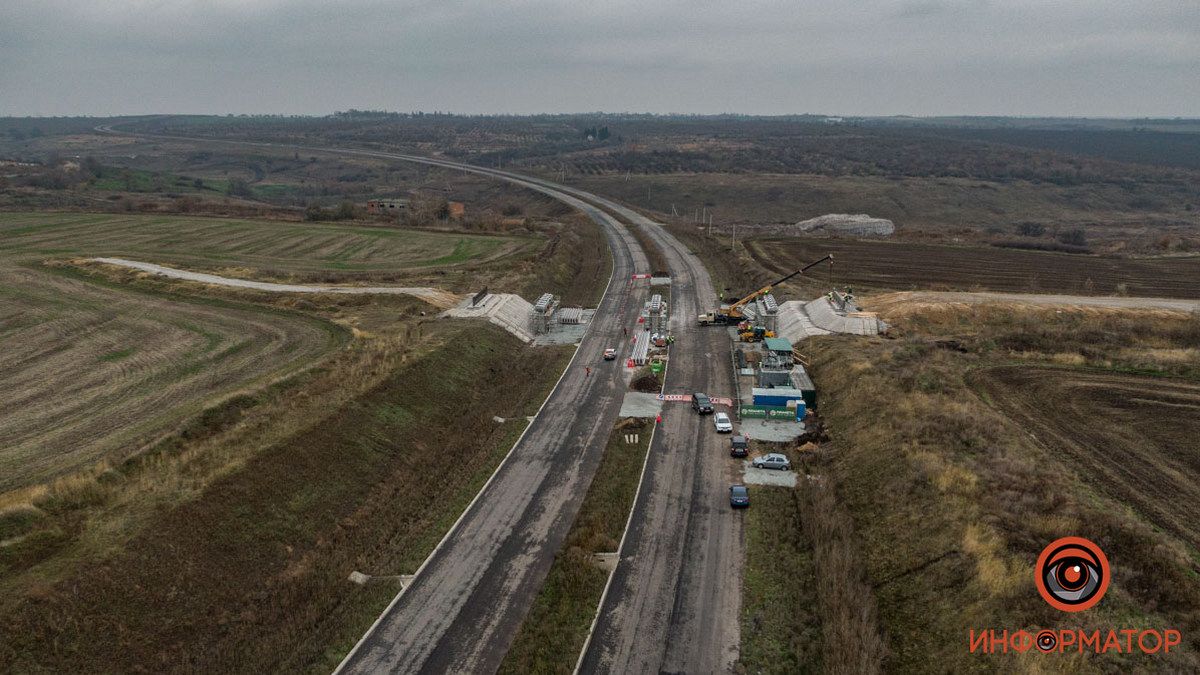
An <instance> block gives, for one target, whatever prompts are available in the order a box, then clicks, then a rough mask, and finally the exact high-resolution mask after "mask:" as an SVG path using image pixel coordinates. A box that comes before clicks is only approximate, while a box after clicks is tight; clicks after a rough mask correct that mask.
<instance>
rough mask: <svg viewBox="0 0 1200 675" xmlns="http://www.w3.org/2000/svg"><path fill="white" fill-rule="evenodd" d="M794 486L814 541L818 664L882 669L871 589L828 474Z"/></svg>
mask: <svg viewBox="0 0 1200 675" xmlns="http://www.w3.org/2000/svg"><path fill="white" fill-rule="evenodd" d="M797 492H798V493H799V494H798V495H797V496H798V499H799V500H800V504H801V508H800V512H801V516H802V517H801V522H802V523H803V525H804V529H805V534H806V536H807V538H808V540H809V541H811V542H812V547H813V552H812V557H813V563H814V568H815V569H814V576H815V580H816V598H817V602H818V605H819V607H820V617H821V618H820V622H821V636H822V653H821V665H822V668H823V669H824V670H825V672H831V673H878V672H881V666H882V663H883V660H884V657H885V656H886V655H887V648H886V647H885V646H884V641H883V637H882V635H880V630H879V625H878V621H877V619H876V609H875V594H874V592H873V591H872V589H871V587H870V586H868V585H867V583H866V579H865V576H864V574H863V568H862V565H861V556H860V554H859V551H858V543H857V541H856V540H855V536H854V526H853V524H852V522H851V520H850V518H849V517H848V516H847V515H846V512H845V510H844V509H843V508H842V507H841V506H840V505H839V504H838V503H837V498H836V496H835V487H834V486H833V485H832V479H831V478H829V477H825V478H824V479H822V480H821V481H820V482H813V481H801V482H800V483H799V485H798V488H797Z"/></svg>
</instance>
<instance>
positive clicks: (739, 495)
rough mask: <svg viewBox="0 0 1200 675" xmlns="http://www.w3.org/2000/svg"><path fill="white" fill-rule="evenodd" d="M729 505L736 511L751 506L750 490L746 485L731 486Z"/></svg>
mask: <svg viewBox="0 0 1200 675" xmlns="http://www.w3.org/2000/svg"><path fill="white" fill-rule="evenodd" d="M729 505H730V506H732V507H733V508H735V509H744V508H746V507H747V506H750V490H749V489H748V488H747V487H746V486H745V485H731V486H729Z"/></svg>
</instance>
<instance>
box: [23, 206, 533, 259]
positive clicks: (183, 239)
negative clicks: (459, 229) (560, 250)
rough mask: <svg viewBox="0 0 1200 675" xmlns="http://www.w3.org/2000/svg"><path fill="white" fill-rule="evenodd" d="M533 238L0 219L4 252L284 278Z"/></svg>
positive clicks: (208, 222)
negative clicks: (112, 259)
mask: <svg viewBox="0 0 1200 675" xmlns="http://www.w3.org/2000/svg"><path fill="white" fill-rule="evenodd" d="M534 248H535V241H534V240H532V239H520V238H514V237H500V236H475V235H465V234H458V233H450V232H431V231H422V230H401V229H395V228H386V227H356V226H350V225H330V224H317V223H295V222H277V221H268V220H235V219H229V218H200V217H186V216H144V215H113V214H87V213H0V250H5V249H8V250H19V251H23V252H26V253H32V254H37V255H42V256H44V257H45V256H54V255H59V256H61V255H68V254H81V255H87V256H92V257H96V256H111V257H122V258H131V259H134V260H145V261H147V262H155V263H165V264H175V265H179V266H182V267H185V268H189V269H200V270H208V269H224V268H230V267H234V268H249V269H252V270H258V271H260V272H261V271H267V272H271V273H275V274H280V273H292V274H297V273H306V272H307V273H312V272H322V271H327V272H332V271H337V272H378V271H385V272H395V271H399V270H405V269H413V270H420V269H425V268H431V267H439V266H445V265H455V264H459V263H467V262H474V261H481V260H492V259H496V258H499V257H505V256H507V255H510V254H513V253H516V252H521V251H529V252H530V253H532V249H534Z"/></svg>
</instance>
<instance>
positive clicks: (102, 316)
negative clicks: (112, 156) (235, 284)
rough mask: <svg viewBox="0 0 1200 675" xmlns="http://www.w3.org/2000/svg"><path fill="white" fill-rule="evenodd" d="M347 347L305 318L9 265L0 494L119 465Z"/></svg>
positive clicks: (0, 346) (0, 395)
mask: <svg viewBox="0 0 1200 675" xmlns="http://www.w3.org/2000/svg"><path fill="white" fill-rule="evenodd" d="M338 340H339V338H338V334H337V332H336V331H334V330H333V327H332V325H329V324H325V323H324V322H321V321H318V320H316V319H310V318H307V317H305V316H302V315H299V314H291V313H284V312H278V311H270V310H266V309H263V308H257V307H251V306H247V305H236V304H226V303H216V302H211V301H210V302H201V301H188V300H185V299H182V298H174V297H167V296H159V295H151V294H147V293H141V292H137V291H133V290H129V289H120V288H112V287H107V286H102V285H99V284H96V283H92V282H90V281H84V280H81V279H76V278H72V277H66V276H61V275H59V274H55V273H53V272H50V271H46V270H42V269H31V268H26V267H22V266H19V265H16V264H14V263H12V262H11V261H10V260H8V259H6V258H4V257H0V438H2V439H3V441H2V442H0V492H3V491H5V490H8V489H11V488H15V487H19V486H22V485H25V484H29V483H34V482H38V481H41V480H45V479H48V478H52V477H54V476H56V475H59V474H62V473H66V472H69V471H71V470H74V469H79V468H82V467H85V466H88V465H90V464H92V463H94V462H96V461H98V460H100V459H102V458H106V457H110V458H112V457H115V458H117V459H119V458H120V456H122V455H125V454H127V453H129V452H132V451H135V450H136V449H137V448H138V447H139V446H140V445H141V444H142V443H145V442H146V441H148V440H151V439H153V438H154V437H155V436H156V435H157V434H159V433H161V432H163V431H164V430H166V429H167V428H169V427H170V426H172V425H173V424H176V423H178V422H180V421H181V420H182V419H184V418H185V417H187V416H188V415H191V414H194V413H196V412H198V411H200V410H201V409H203V408H204V407H205V406H206V405H211V404H212V403H214V402H216V401H217V400H218V399H220V398H221V397H223V396H225V395H228V394H230V393H231V392H234V391H237V390H239V389H241V388H246V387H251V386H253V385H256V384H261V383H263V382H266V381H269V380H270V379H272V378H274V377H279V376H281V375H283V374H286V373H288V372H291V371H294V370H296V369H297V368H299V367H301V366H303V365H305V364H307V363H309V362H311V361H313V360H314V359H315V358H317V357H318V356H320V355H321V354H323V353H325V352H326V351H327V350H328V349H330V348H331V347H332V346H334V345H335V344H337V342H338Z"/></svg>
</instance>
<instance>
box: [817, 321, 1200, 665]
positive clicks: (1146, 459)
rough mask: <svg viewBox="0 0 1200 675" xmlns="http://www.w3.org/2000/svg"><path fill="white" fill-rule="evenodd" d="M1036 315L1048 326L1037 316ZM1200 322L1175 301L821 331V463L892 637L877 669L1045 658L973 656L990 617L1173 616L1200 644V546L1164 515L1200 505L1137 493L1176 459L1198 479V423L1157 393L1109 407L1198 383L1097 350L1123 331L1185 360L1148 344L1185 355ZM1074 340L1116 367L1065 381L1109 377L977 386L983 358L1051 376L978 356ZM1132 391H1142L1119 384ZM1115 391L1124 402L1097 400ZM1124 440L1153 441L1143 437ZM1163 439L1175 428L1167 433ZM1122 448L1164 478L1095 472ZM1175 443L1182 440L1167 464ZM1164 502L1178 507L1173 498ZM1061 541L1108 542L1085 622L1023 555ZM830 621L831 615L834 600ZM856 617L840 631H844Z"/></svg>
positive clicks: (1136, 660)
mask: <svg viewBox="0 0 1200 675" xmlns="http://www.w3.org/2000/svg"><path fill="white" fill-rule="evenodd" d="M962 312H965V314H963V313H962ZM1039 319H1040V320H1041V321H1040V326H1041V329H1038V328H1037V326H1035V325H1033V324H1032V323H1027V321H1030V322H1038V321H1039ZM1194 321H1195V319H1193V318H1191V317H1187V316H1178V315H1176V316H1161V315H1156V314H1152V315H1150V316H1148V317H1144V318H1143V320H1142V321H1140V322H1139V321H1137V320H1136V315H1134V314H1126V315H1122V316H1120V317H1114V315H1113V314H1111V313H1104V314H1093V313H1086V312H1080V313H1078V314H1071V313H1066V312H1064V313H1063V314H1059V313H1057V312H1053V311H1050V312H1043V311H1041V310H1034V311H1032V312H1031V313H1030V314H1029V315H1026V314H1025V313H1024V312H1023V311H1022V310H1019V309H1014V308H988V309H985V310H982V311H979V308H968V309H965V310H962V311H958V310H945V309H936V310H930V311H927V312H922V311H916V312H913V313H911V314H908V315H907V316H906V318H905V320H904V321H903V323H902V326H901V328H902V329H903V330H902V332H903V335H904V337H903V338H902V339H899V340H890V341H889V340H881V339H871V340H855V341H847V340H845V339H835V338H824V339H820V340H815V341H813V344H812V345H811V346H810V348H809V351H810V352H811V354H812V356H813V357H814V366H813V368H812V369H811V370H812V372H813V374H814V379H815V380H816V381H817V382H818V383H819V385H820V386H821V387H822V390H823V392H824V393H823V395H822V401H823V404H822V414H823V416H824V417H825V420H826V422H827V426H828V428H829V430H830V433H831V435H833V436H834V441H835V443H836V447H837V450H836V452H835V453H833V454H832V455H831V456H830V457H829V459H828V464H827V466H826V468H825V471H826V472H827V474H828V475H829V477H830V479H831V481H832V485H833V486H834V488H833V490H832V492H833V493H835V494H836V497H837V499H838V503H839V504H840V505H841V506H842V508H844V509H845V513H846V514H847V515H848V516H849V518H850V519H851V521H852V523H853V531H854V544H855V547H856V548H857V550H858V551H860V552H861V553H860V555H859V556H858V557H857V558H856V559H855V558H854V557H853V556H850V558H849V559H848V561H847V562H845V563H843V566H844V567H846V568H847V569H851V570H859V569H861V570H862V571H863V572H865V578H866V580H867V582H868V583H869V584H870V586H871V587H872V588H873V590H874V596H875V601H876V605H877V607H878V617H879V623H880V627H881V629H882V633H883V635H884V636H885V641H886V648H887V656H886V657H885V659H884V661H883V667H884V669H886V670H899V671H913V670H925V669H927V668H928V667H929V664H930V663H937V664H938V668H940V669H946V670H964V669H970V668H977V667H999V668H1011V669H1015V670H1036V669H1038V668H1039V667H1044V664H1043V665H1042V666H1039V665H1038V663H1037V662H1036V661H1035V660H1031V659H1029V658H1028V655H1027V657H1026V658H1022V659H1017V658H1013V657H1010V658H1009V659H1008V660H1006V661H1005V660H989V661H986V662H984V661H980V659H979V658H978V656H977V655H975V656H971V655H969V654H968V653H967V650H966V649H965V648H963V644H965V643H964V640H965V636H966V634H967V631H968V630H970V629H971V628H975V629H979V628H981V627H998V628H1003V627H1026V626H1038V627H1060V626H1061V627H1081V628H1085V629H1086V628H1100V627H1107V626H1116V625H1157V626H1162V625H1170V626H1175V627H1179V628H1180V629H1181V630H1183V633H1184V639H1185V641H1189V644H1190V642H1191V641H1194V640H1192V639H1190V638H1189V637H1188V636H1189V634H1191V635H1194V634H1195V630H1196V629H1197V628H1198V627H1200V623H1198V621H1200V619H1198V618H1197V617H1200V587H1198V586H1197V584H1196V583H1195V580H1194V578H1193V577H1194V573H1193V571H1192V568H1193V563H1192V560H1193V559H1194V556H1195V550H1196V549H1195V547H1194V543H1193V542H1194V540H1193V538H1192V537H1191V536H1185V535H1187V532H1190V530H1188V531H1183V530H1181V529H1180V528H1179V527H1175V526H1170V527H1168V525H1169V524H1170V523H1175V524H1176V525H1178V524H1179V523H1186V522H1188V520H1187V519H1186V518H1184V519H1183V520H1168V519H1165V518H1166V516H1167V515H1168V514H1169V513H1171V512H1172V511H1173V512H1175V516H1178V517H1180V518H1182V517H1183V511H1185V510H1186V509H1189V508H1191V507H1190V506H1189V504H1191V503H1192V501H1194V500H1192V499H1190V498H1180V497H1175V498H1171V497H1170V496H1169V495H1164V499H1163V501H1162V502H1159V506H1158V510H1157V511H1155V510H1153V509H1151V508H1150V506H1149V505H1148V504H1147V503H1145V500H1146V499H1151V498H1153V496H1154V495H1155V494H1157V492H1158V491H1159V490H1160V489H1161V488H1162V485H1164V484H1165V485H1173V484H1176V483H1173V482H1167V483H1163V482H1161V481H1162V479H1163V477H1162V476H1159V478H1158V479H1154V478H1151V477H1150V474H1151V473H1153V472H1154V471H1159V470H1161V471H1166V472H1170V473H1171V474H1172V475H1175V474H1176V473H1177V474H1178V476H1177V477H1178V478H1179V482H1178V484H1179V485H1189V484H1191V483H1194V482H1195V479H1196V478H1197V477H1198V476H1197V468H1195V467H1193V466H1191V465H1190V464H1186V463H1185V460H1183V459H1182V458H1184V457H1194V456H1195V454H1196V452H1195V449H1193V450H1190V451H1189V450H1185V448H1188V447H1190V446H1189V445H1188V444H1189V443H1194V441H1193V440H1188V439H1195V438H1197V437H1200V434H1197V433H1196V432H1197V429H1196V428H1195V420H1196V419H1197V417H1196V416H1188V415H1177V416H1175V417H1174V418H1171V417H1170V415H1169V414H1168V413H1167V408H1158V410H1159V411H1158V412H1155V411H1154V409H1155V407H1156V406H1159V405H1160V404H1159V403H1150V402H1149V401H1148V402H1147V403H1146V404H1145V405H1142V406H1141V408H1140V409H1138V410H1136V411H1129V412H1128V413H1116V411H1117V410H1118V409H1119V408H1117V407H1114V406H1115V405H1116V404H1118V403H1119V401H1120V400H1122V399H1123V398H1125V399H1148V400H1150V399H1152V400H1155V401H1166V400H1167V399H1169V398H1170V397H1171V396H1173V394H1171V393H1170V392H1171V391H1172V390H1173V389H1176V388H1179V387H1183V388H1185V389H1188V390H1189V391H1190V390H1193V389H1195V385H1194V384H1174V383H1171V382H1170V381H1165V380H1159V379H1150V378H1143V377H1130V376H1128V375H1124V374H1121V372H1120V369H1124V368H1126V367H1131V363H1130V362H1126V361H1121V360H1120V359H1121V358H1125V357H1110V355H1109V354H1108V353H1107V352H1106V349H1105V345H1107V344H1109V341H1112V342H1113V343H1120V344H1121V345H1123V347H1124V350H1125V351H1124V352H1122V353H1123V354H1125V355H1126V356H1128V355H1129V354H1130V353H1132V352H1133V351H1136V350H1138V349H1139V348H1147V349H1146V350H1145V351H1142V352H1141V353H1140V356H1139V358H1141V359H1143V365H1146V364H1151V365H1152V367H1153V368H1154V369H1156V371H1157V372H1167V371H1169V370H1170V369H1172V368H1178V367H1180V366H1179V360H1178V359H1174V358H1173V359H1166V360H1164V361H1161V362H1158V361H1154V360H1153V355H1154V354H1155V353H1157V352H1156V351H1155V350H1161V349H1168V350H1171V351H1169V352H1168V353H1170V354H1171V355H1172V356H1174V355H1176V354H1177V352H1176V351H1174V350H1175V349H1187V347H1184V346H1183V345H1184V344H1187V343H1188V342H1189V341H1194V339H1195V337H1194V335H1195V333H1194V330H1195V328H1194ZM1172 344H1173V345H1174V347H1172V346H1171V345H1172ZM1192 344H1194V342H1193V343H1192ZM1072 350H1074V351H1073V353H1078V354H1080V355H1081V357H1082V358H1084V359H1085V362H1086V363H1087V364H1088V367H1089V368H1097V367H1100V368H1107V370H1106V371H1104V372H1098V371H1095V370H1088V371H1079V370H1067V371H1061V372H1064V373H1072V374H1071V375H1069V376H1068V379H1067V380H1066V381H1067V382H1072V381H1081V378H1082V379H1087V378H1099V379H1098V380H1097V384H1099V382H1103V383H1104V384H1102V385H1099V386H1096V385H1087V386H1084V387H1083V388H1082V389H1081V390H1075V391H1067V390H1062V389H1054V390H1053V391H1051V390H1046V391H1048V392H1050V393H1048V394H1047V395H1044V396H1043V395H1041V394H1040V393H1039V391H1040V390H1041V389H1043V388H1042V387H1039V386H1036V385H1034V384H1033V383H1030V382H1025V381H1024V380H1022V382H1020V383H1017V382H1012V383H1008V384H1003V383H1005V382H1007V380H1008V378H1007V377H1006V378H1005V379H1004V380H1001V383H1002V384H1001V385H997V386H1002V387H1003V389H1002V390H999V391H993V389H994V387H992V386H989V387H986V388H983V387H980V386H979V385H978V382H979V380H978V378H984V377H987V378H988V381H992V378H991V377H990V376H989V375H988V373H989V372H998V373H1009V374H1014V375H1018V374H1019V375H1021V376H1022V377H1026V378H1027V377H1039V376H1038V375H1037V374H1038V373H1043V372H1047V371H1042V370H1039V369H1030V368H1029V367H1028V366H1017V367H1013V368H1009V369H1007V370H1002V371H987V370H980V367H983V366H990V365H992V364H996V363H1005V362H1011V361H1012V360H1014V359H1020V358H1028V355H1029V354H1044V355H1046V356H1047V357H1050V356H1052V355H1060V354H1063V353H1072ZM851 366H852V367H851ZM1185 367H1186V368H1193V367H1194V364H1188V365H1186V366H1185ZM1054 372H1057V371H1054ZM972 373H975V375H972ZM1089 373H1090V374H1089ZM1045 379H1046V383H1047V384H1049V383H1053V382H1056V381H1058V380H1056V379H1055V378H1054V377H1047V378H1045ZM1035 381H1036V380H1035ZM1141 383H1144V384H1141ZM1129 386H1136V387H1137V388H1138V390H1139V392H1141V393H1139V394H1137V395H1136V396H1130V397H1122V396H1120V394H1119V392H1120V390H1121V388H1128V387H1129ZM977 388H979V390H980V391H981V393H982V395H980V394H978V393H977ZM1109 390H1111V391H1112V393H1113V394H1114V396H1113V397H1105V396H1101V397H1100V398H1098V399H1097V398H1096V396H1097V394H1098V393H1102V392H1107V391H1109ZM1002 394H1003V397H1004V398H1003V399H1002V398H1001V395H1002ZM1014 394H1016V395H1018V396H1019V397H1021V398H1019V399H1017V400H1022V399H1025V398H1028V400H1029V401H1030V404H1029V405H1028V406H1023V408H1022V409H1023V410H1024V411H1025V412H1024V413H1023V415H1021V416H1016V417H1014V416H1013V412H1012V409H1011V406H1010V405H1009V404H1007V403H1005V401H1007V400H1008V397H1011V396H1013V395H1014ZM1164 397H1165V398H1164ZM1034 399H1036V402H1034ZM1087 400H1096V401H1103V403H1100V404H1099V405H1098V406H1095V407H1092V408H1090V409H1089V410H1087V411H1081V410H1076V409H1075V408H1073V407H1072V406H1085V407H1086V406H1089V405H1090V404H1087V403H1086V401H1087ZM993 404H995V405H996V406H998V407H993ZM1139 405H1141V404H1139ZM1071 410H1075V412H1070V411H1071ZM1172 410H1173V408H1172ZM881 411H886V414H880V413H881ZM1164 415H1165V416H1164ZM1104 418H1107V419H1108V420H1109V421H1107V422H1105V423H1104V424H1103V425H1102V424H1098V423H1090V424H1086V425H1084V426H1086V427H1087V429H1086V431H1087V433H1088V434H1092V435H1086V436H1081V435H1080V431H1081V428H1080V424H1079V421H1080V420H1085V421H1086V420H1096V421H1098V420H1101V419H1104ZM1046 425H1051V428H1061V429H1066V428H1071V429H1072V431H1071V436H1070V439H1061V438H1060V437H1059V436H1053V435H1049V434H1048V433H1047V432H1046V430H1045V428H1044V427H1045V426H1046ZM1029 432H1032V435H1031V434H1030V433H1029ZM1130 434H1137V435H1138V436H1140V437H1141V439H1142V440H1141V441H1139V442H1137V443H1131V441H1132V440H1133V437H1132V436H1130ZM1166 438H1171V439H1174V440H1172V441H1169V442H1166V441H1163V442H1160V439H1166ZM1056 439H1057V440H1056ZM1156 439H1158V440H1156ZM1072 440H1073V441H1074V442H1077V443H1078V446H1077V447H1078V452H1074V451H1072V452H1065V451H1064V450H1065V449H1066V448H1069V447H1071V446H1070V445H1064V443H1069V442H1071V441H1072ZM1118 448H1119V449H1120V450H1121V451H1122V452H1128V453H1131V454H1132V455H1133V456H1132V457H1128V458H1126V459H1125V461H1123V462H1119V463H1120V464H1121V465H1122V466H1125V467H1133V466H1136V467H1140V469H1139V470H1141V471H1143V472H1146V471H1148V472H1150V473H1145V474H1144V475H1145V477H1146V480H1148V481H1149V482H1150V483H1153V484H1154V485H1155V487H1149V483H1148V484H1147V485H1146V486H1144V488H1143V489H1142V490H1140V491H1139V490H1137V489H1136V488H1134V487H1133V485H1134V484H1131V483H1128V479H1129V477H1128V476H1125V475H1122V476H1117V475H1116V474H1114V473H1112V472H1106V471H1102V470H1101V468H1102V467H1101V466H1097V463H1098V462H1099V463H1101V464H1103V463H1104V462H1105V461H1107V460H1106V459H1105V458H1106V457H1107V456H1108V454H1109V453H1111V452H1113V451H1114V450H1115V449H1118ZM1156 448H1157V450H1156ZM1167 449H1171V451H1172V452H1176V451H1178V452H1179V453H1180V454H1178V455H1176V456H1174V457H1172V458H1170V459H1167V460H1164V454H1163V453H1164V451H1166V450H1167ZM1080 453H1084V454H1082V455H1081V454H1080ZM818 470H820V468H819V467H818ZM1135 493H1137V494H1135ZM1139 495H1140V496H1139ZM1168 501H1173V502H1174V503H1173V504H1171V505H1169V506H1166V507H1164V504H1165V503H1166V502H1168ZM1163 508H1167V509H1168V511H1164V510H1163ZM818 522H819V520H818ZM1192 522H1194V519H1193V520H1192ZM1186 527H1188V528H1190V525H1188V526H1186ZM844 532H845V528H838V527H834V528H831V529H830V531H829V532H827V533H815V534H814V535H813V538H814V542H816V543H815V545H816V546H820V542H821V541H822V540H831V541H836V540H837V538H838V537H839V536H842V533H844ZM1066 535H1078V536H1084V537H1088V538H1091V539H1093V540H1095V541H1097V542H1098V543H1099V544H1100V545H1101V546H1102V547H1103V548H1104V550H1105V551H1106V552H1107V553H1108V556H1109V558H1110V560H1112V561H1113V565H1114V576H1115V578H1114V581H1113V588H1112V589H1111V590H1110V591H1109V595H1108V596H1107V597H1106V598H1105V600H1104V601H1103V602H1102V603H1101V605H1099V606H1098V607H1097V608H1095V609H1093V610H1090V611H1089V612H1088V613H1087V614H1086V616H1070V617H1065V616H1064V615H1063V614H1061V613H1058V612H1054V611H1053V610H1052V609H1050V608H1049V607H1048V605H1046V603H1044V602H1043V601H1042V600H1041V599H1040V598H1039V597H1038V595H1037V592H1036V590H1035V589H1034V588H1033V583H1032V574H1031V568H1032V565H1033V562H1034V560H1035V559H1036V557H1037V555H1038V553H1039V552H1040V550H1041V548H1042V547H1044V546H1045V545H1046V543H1048V542H1049V541H1051V540H1053V539H1054V538H1057V537H1060V536H1066ZM847 550H849V549H847ZM818 559H819V558H818ZM845 605H846V607H840V606H835V607H833V608H832V610H829V609H826V610H823V611H833V610H836V611H842V612H845V611H848V609H852V610H853V612H851V613H850V616H851V617H854V616H856V614H855V613H858V614H857V616H860V617H861V616H865V614H863V612H866V611H868V609H869V608H868V607H867V606H866V605H865V604H864V603H863V602H860V601H856V600H849V601H846V603H845ZM822 607H825V606H824V605H822ZM822 620H823V627H824V626H825V625H826V623H825V622H826V621H827V619H826V617H825V616H824V614H823V616H822ZM854 625H855V624H853V623H851V624H847V625H846V630H847V631H849V633H850V634H853V633H854V629H853V626H854ZM859 625H861V624H859ZM847 656H848V657H853V656H854V655H853V654H850V655H847ZM1195 665H1196V664H1195V656H1194V650H1191V649H1189V650H1186V651H1183V652H1180V653H1178V654H1173V655H1172V656H1171V657H1170V660H1169V661H1164V660H1163V659H1162V657H1159V658H1158V660H1154V659H1146V658H1144V657H1138V656H1120V657H1117V656H1111V655H1110V656H1106V657H1105V658H1104V659H1099V660H1097V659H1092V660H1091V661H1090V662H1089V663H1088V664H1087V665H1086V666H1082V665H1081V664H1080V663H1078V662H1074V661H1071V662H1064V663H1061V664H1057V666H1056V667H1059V666H1061V667H1063V668H1066V669H1069V670H1071V669H1077V668H1080V667H1086V668H1095V669H1100V670H1107V671H1123V670H1129V669H1141V668H1162V667H1166V668H1170V669H1178V670H1189V669H1192V668H1194V667H1195Z"/></svg>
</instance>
